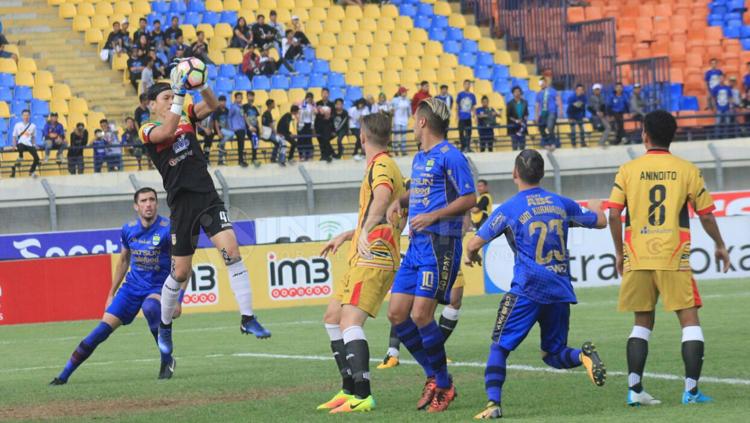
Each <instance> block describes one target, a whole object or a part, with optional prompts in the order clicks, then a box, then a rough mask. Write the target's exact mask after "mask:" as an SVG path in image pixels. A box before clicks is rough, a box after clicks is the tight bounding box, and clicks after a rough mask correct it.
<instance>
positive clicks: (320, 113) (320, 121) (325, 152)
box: [315, 88, 335, 163]
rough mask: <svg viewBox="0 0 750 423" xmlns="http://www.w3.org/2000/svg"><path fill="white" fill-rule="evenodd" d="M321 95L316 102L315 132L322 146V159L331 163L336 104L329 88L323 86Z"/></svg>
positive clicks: (319, 144)
mask: <svg viewBox="0 0 750 423" xmlns="http://www.w3.org/2000/svg"><path fill="white" fill-rule="evenodd" d="M320 96H321V99H320V100H318V102H317V103H316V106H317V108H316V111H315V133H316V134H317V138H318V146H319V147H320V160H321V161H326V162H328V163H331V162H332V161H333V154H334V153H333V147H331V140H332V139H333V136H334V133H335V130H334V127H333V116H332V115H333V108H334V107H335V105H334V104H333V102H332V101H331V99H330V98H329V96H330V91H328V88H323V89H322V90H321V91H320Z"/></svg>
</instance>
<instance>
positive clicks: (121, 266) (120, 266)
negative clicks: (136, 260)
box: [107, 248, 130, 307]
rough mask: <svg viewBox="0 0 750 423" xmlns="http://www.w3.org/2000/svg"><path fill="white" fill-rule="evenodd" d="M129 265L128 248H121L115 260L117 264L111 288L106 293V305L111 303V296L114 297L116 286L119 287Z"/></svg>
mask: <svg viewBox="0 0 750 423" xmlns="http://www.w3.org/2000/svg"><path fill="white" fill-rule="evenodd" d="M129 267H130V250H129V249H127V248H123V249H122V253H120V260H118V261H117V266H116V267H115V274H114V276H112V288H111V289H110V290H109V294H107V307H109V305H110V303H112V298H114V297H115V293H116V292H117V288H119V287H120V284H121V283H122V280H123V279H124V278H125V274H126V273H128V268H129Z"/></svg>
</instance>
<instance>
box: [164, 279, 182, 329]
mask: <svg viewBox="0 0 750 423" xmlns="http://www.w3.org/2000/svg"><path fill="white" fill-rule="evenodd" d="M179 298H180V283H179V282H177V280H175V278H173V277H172V275H169V276H168V277H167V280H166V281H164V286H162V288H161V322H162V323H164V324H165V325H168V324H170V323H172V316H173V315H174V310H175V309H176V308H177V300H178V299H179Z"/></svg>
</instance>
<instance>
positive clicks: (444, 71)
mask: <svg viewBox="0 0 750 423" xmlns="http://www.w3.org/2000/svg"><path fill="white" fill-rule="evenodd" d="M437 79H438V80H440V81H446V82H448V81H455V80H456V75H455V74H454V73H453V68H438V70H437Z"/></svg>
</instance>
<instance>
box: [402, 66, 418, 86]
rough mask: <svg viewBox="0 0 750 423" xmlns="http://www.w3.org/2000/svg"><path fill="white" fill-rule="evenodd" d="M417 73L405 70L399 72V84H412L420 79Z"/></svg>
mask: <svg viewBox="0 0 750 423" xmlns="http://www.w3.org/2000/svg"><path fill="white" fill-rule="evenodd" d="M420 79H421V78H419V75H417V73H416V72H414V71H410V70H406V71H403V72H401V84H402V85H414V84H416V83H418V82H419V81H420Z"/></svg>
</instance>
